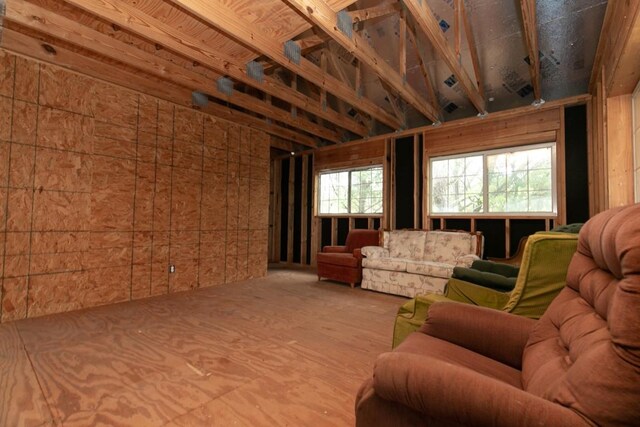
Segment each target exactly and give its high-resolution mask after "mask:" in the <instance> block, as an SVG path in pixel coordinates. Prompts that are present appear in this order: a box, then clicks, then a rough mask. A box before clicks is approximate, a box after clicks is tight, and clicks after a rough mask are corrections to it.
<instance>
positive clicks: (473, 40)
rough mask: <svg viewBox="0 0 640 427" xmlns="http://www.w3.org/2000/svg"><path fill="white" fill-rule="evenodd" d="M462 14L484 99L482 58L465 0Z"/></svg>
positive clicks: (477, 83) (461, 5)
mask: <svg viewBox="0 0 640 427" xmlns="http://www.w3.org/2000/svg"><path fill="white" fill-rule="evenodd" d="M460 15H461V17H462V26H463V27H464V33H465V35H466V36H467V44H468V45H469V54H470V55H471V64H473V74H474V75H475V77H476V86H477V87H478V91H479V92H480V96H481V97H482V99H484V85H483V84H482V74H481V73H480V59H479V57H478V46H477V45H476V38H475V37H474V35H473V28H471V23H470V22H469V16H468V15H467V11H466V9H465V5H464V1H462V0H461V1H460Z"/></svg>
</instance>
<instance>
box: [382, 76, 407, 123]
mask: <svg viewBox="0 0 640 427" xmlns="http://www.w3.org/2000/svg"><path fill="white" fill-rule="evenodd" d="M379 80H380V84H381V85H382V89H384V92H385V93H386V94H387V99H388V100H389V104H390V105H391V109H392V110H393V113H394V114H395V115H396V117H397V118H398V120H400V121H401V122H402V123H404V126H403V127H405V128H406V127H407V126H406V123H407V116H406V114H405V112H404V110H403V109H402V106H401V105H400V102H399V100H398V99H396V97H395V96H394V95H393V89H392V88H391V87H389V85H388V84H387V83H386V82H385V81H384V80H382V79H379Z"/></svg>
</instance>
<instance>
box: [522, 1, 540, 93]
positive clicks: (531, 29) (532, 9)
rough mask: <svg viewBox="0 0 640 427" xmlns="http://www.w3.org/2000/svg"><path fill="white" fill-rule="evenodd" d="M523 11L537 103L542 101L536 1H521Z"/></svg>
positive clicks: (532, 82)
mask: <svg viewBox="0 0 640 427" xmlns="http://www.w3.org/2000/svg"><path fill="white" fill-rule="evenodd" d="M520 10H521V11H522V25H523V27H524V28H523V35H524V39H525V43H526V45H527V52H528V53H529V74H531V85H532V86H533V96H534V98H535V101H536V102H539V101H540V100H541V99H542V86H541V84H540V53H539V50H538V28H537V26H536V25H537V24H536V21H537V20H536V0H520Z"/></svg>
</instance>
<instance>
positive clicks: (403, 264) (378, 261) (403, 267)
mask: <svg viewBox="0 0 640 427" xmlns="http://www.w3.org/2000/svg"><path fill="white" fill-rule="evenodd" d="M362 267H364V268H374V269H377V270H389V271H407V260H406V259H399V258H364V259H363V260H362Z"/></svg>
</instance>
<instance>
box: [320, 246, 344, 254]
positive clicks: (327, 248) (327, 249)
mask: <svg viewBox="0 0 640 427" xmlns="http://www.w3.org/2000/svg"><path fill="white" fill-rule="evenodd" d="M322 252H326V253H345V252H347V247H346V246H325V247H323V248H322Z"/></svg>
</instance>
